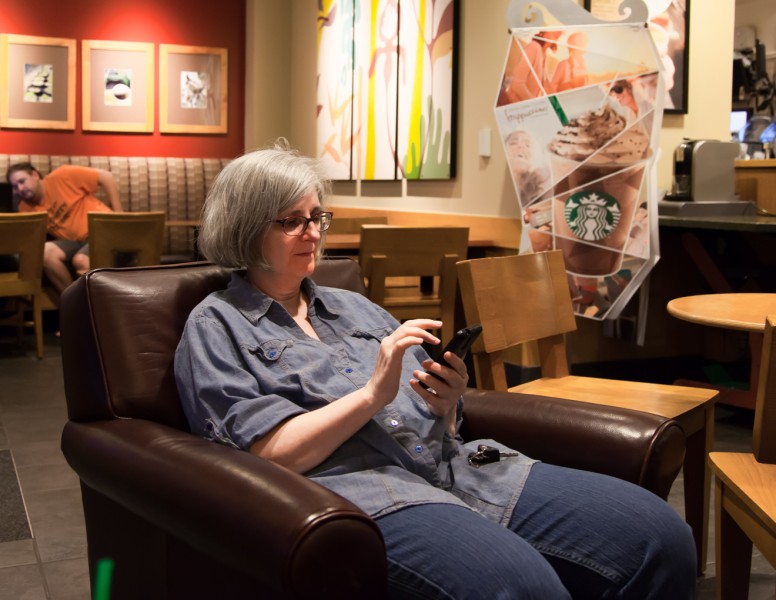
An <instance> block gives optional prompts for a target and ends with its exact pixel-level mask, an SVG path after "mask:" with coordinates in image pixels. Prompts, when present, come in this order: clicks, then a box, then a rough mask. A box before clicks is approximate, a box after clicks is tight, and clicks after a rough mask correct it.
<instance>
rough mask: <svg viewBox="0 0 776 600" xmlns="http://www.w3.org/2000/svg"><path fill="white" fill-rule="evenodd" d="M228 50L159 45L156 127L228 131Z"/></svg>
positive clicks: (170, 130) (180, 130) (173, 130)
mask: <svg viewBox="0 0 776 600" xmlns="http://www.w3.org/2000/svg"><path fill="white" fill-rule="evenodd" d="M227 67H228V64H227V50H226V48H203V47H199V46H176V45H172V44H160V45H159V130H160V131H161V132H162V133H226V132H227V122H226V119H227V89H228V88H227Z"/></svg>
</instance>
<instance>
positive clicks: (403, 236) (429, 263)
mask: <svg viewBox="0 0 776 600" xmlns="http://www.w3.org/2000/svg"><path fill="white" fill-rule="evenodd" d="M468 247H469V228H468V227H383V226H369V225H364V226H362V228H361V244H360V248H359V263H360V265H361V274H362V275H363V276H364V278H365V279H366V280H367V295H368V296H369V298H370V300H372V302H374V303H376V304H379V305H380V306H382V307H383V308H385V309H386V310H388V311H389V312H390V313H391V314H392V315H393V316H394V317H396V318H397V319H398V320H400V321H403V320H407V319H415V318H431V319H441V320H442V321H443V323H444V324H443V328H442V340H443V342H447V340H449V339H450V338H451V337H452V334H453V332H454V331H455V304H456V295H457V273H456V268H455V264H456V263H457V262H458V261H460V260H464V259H465V258H466V253H467V251H468ZM392 278H402V285H399V286H392V285H391V281H390V280H391V279H392Z"/></svg>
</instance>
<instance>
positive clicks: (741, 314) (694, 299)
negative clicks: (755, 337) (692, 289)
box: [667, 294, 776, 333]
mask: <svg viewBox="0 0 776 600" xmlns="http://www.w3.org/2000/svg"><path fill="white" fill-rule="evenodd" d="M667 308H668V312H669V314H671V315H673V316H674V317H676V318H677V319H682V320H684V321H690V322H691V323H698V324H700V325H711V326H712V327H724V328H726V329H735V330H738V331H751V332H759V333H762V332H763V331H764V330H765V317H766V316H767V315H769V314H776V294H701V295H700V296H685V297H683V298H675V299H674V300H671V301H670V302H669V303H668V307H667Z"/></svg>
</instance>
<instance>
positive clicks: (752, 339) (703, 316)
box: [667, 293, 776, 410]
mask: <svg viewBox="0 0 776 600" xmlns="http://www.w3.org/2000/svg"><path fill="white" fill-rule="evenodd" d="M667 309H668V312H669V314H671V315H672V316H674V317H676V318H677V319H682V320H683V321H689V322H691V323H698V324H699V325H710V326H712V327H724V328H726V329H734V330H736V331H746V332H748V333H749V352H750V355H751V361H750V366H749V388H748V389H745V390H742V389H734V388H727V387H724V386H718V385H715V384H711V383H708V382H699V381H690V380H685V379H681V380H678V381H675V382H674V383H676V384H680V385H689V386H699V387H706V388H713V389H717V390H719V392H720V395H719V399H718V400H717V402H718V403H719V404H729V405H732V406H739V407H741V408H748V409H751V410H754V405H755V401H756V398H757V381H758V378H759V376H760V361H761V359H762V344H763V331H765V317H766V316H767V315H770V314H776V294H745V293H735V294H701V295H699V296H685V297H683V298H675V299H674V300H671V301H670V302H669V303H668V306H667Z"/></svg>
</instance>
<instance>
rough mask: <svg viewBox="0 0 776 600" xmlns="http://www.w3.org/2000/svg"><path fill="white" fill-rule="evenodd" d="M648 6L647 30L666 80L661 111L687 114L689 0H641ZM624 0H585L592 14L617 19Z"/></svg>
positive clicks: (619, 17)
mask: <svg viewBox="0 0 776 600" xmlns="http://www.w3.org/2000/svg"><path fill="white" fill-rule="evenodd" d="M642 1H643V2H644V4H646V6H647V9H648V10H649V31H650V33H651V34H652V39H653V40H654V42H655V46H656V47H657V50H658V52H659V54H660V58H661V59H662V61H663V67H664V71H663V73H664V76H665V82H666V97H665V104H664V105H663V106H664V112H665V113H667V114H687V107H688V102H687V81H688V79H689V77H688V75H689V73H688V69H689V62H690V55H689V49H690V37H689V36H690V0H642ZM623 2H624V0H585V8H586V9H587V10H589V11H590V13H591V14H592V15H593V16H594V17H598V18H599V19H603V20H608V21H618V20H620V19H621V18H622V15H621V14H620V13H619V10H618V9H619V7H620V4H621V3H623Z"/></svg>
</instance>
